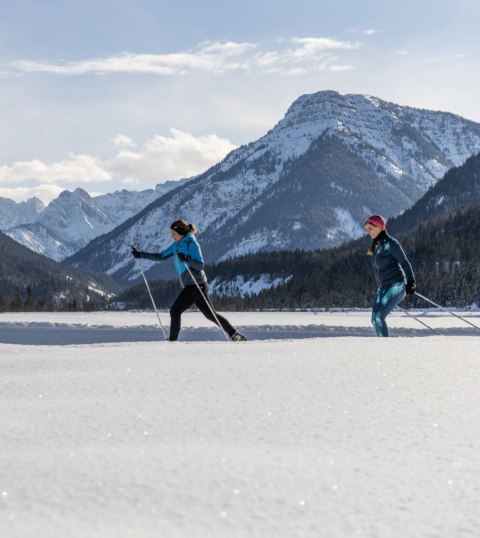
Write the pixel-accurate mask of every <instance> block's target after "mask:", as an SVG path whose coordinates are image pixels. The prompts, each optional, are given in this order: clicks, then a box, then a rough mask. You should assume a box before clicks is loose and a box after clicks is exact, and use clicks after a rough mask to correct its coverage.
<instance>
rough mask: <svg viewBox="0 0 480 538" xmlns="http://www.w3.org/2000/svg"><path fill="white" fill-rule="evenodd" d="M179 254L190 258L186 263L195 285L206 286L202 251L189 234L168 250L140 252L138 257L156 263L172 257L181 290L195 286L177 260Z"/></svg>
mask: <svg viewBox="0 0 480 538" xmlns="http://www.w3.org/2000/svg"><path fill="white" fill-rule="evenodd" d="M179 252H181V253H182V254H185V255H186V256H190V259H189V260H188V261H187V262H186V263H187V265H188V268H189V269H190V271H191V273H192V275H193V278H194V279H195V280H196V281H197V283H198V284H206V283H207V276H206V275H205V271H204V270H203V268H204V266H205V263H204V261H203V256H202V251H201V249H200V245H199V244H198V241H197V240H196V239H195V236H194V235H193V234H191V233H188V234H187V235H185V236H184V237H182V239H180V241H175V242H174V243H172V244H171V245H170V246H169V247H168V248H166V249H165V250H162V252H158V253H154V252H140V253H139V254H140V256H139V257H140V258H145V259H146V260H153V261H156V262H158V261H163V260H167V259H168V258H171V257H172V256H173V263H174V265H175V270H176V271H177V274H178V278H179V280H180V285H181V286H182V288H184V287H185V286H189V285H191V284H195V282H194V281H193V280H192V278H191V276H190V274H189V273H188V271H187V268H186V267H185V263H184V262H182V261H181V260H180V259H179V257H178V255H177V254H178V253H179Z"/></svg>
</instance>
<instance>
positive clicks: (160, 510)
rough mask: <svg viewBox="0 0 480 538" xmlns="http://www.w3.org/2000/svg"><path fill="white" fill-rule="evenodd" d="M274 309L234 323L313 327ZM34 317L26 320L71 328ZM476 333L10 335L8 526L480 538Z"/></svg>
mask: <svg viewBox="0 0 480 538" xmlns="http://www.w3.org/2000/svg"><path fill="white" fill-rule="evenodd" d="M150 315H151V316H152V314H150ZM266 315H267V314H260V318H259V319H257V318H256V314H232V316H231V317H232V321H234V322H235V323H236V324H244V325H245V326H246V327H247V326H248V327H251V328H254V327H255V326H257V325H258V324H259V323H260V324H264V323H265V321H266V322H267V324H269V325H270V326H279V325H289V326H294V325H295V324H297V323H308V319H307V317H306V316H307V314H305V313H304V314H300V316H301V318H300V320H299V321H296V317H295V316H296V314H294V313H289V314H278V317H277V314H272V313H269V314H268V318H267V317H265V316H266ZM32 316H35V315H29V317H28V318H23V319H22V318H20V317H18V315H17V317H16V318H15V319H16V322H17V323H22V322H23V323H30V322H33V323H37V322H38V323H42V324H43V329H44V330H47V331H48V328H49V326H50V327H51V328H52V329H54V328H55V325H56V324H57V323H58V322H60V323H61V322H62V321H63V322H68V316H65V317H59V316H58V315H52V317H51V318H50V320H49V319H48V318H47V317H45V316H46V315H43V314H42V315H37V316H40V317H37V318H35V317H32ZM72 316H75V318H74V319H75V320H76V321H77V322H80V323H82V324H83V325H84V329H85V325H88V324H91V323H92V322H91V321H90V318H89V317H88V316H84V319H83V320H81V319H80V318H79V317H78V314H73V315H72ZM94 316H96V317H94V320H93V323H100V324H112V326H113V325H114V326H117V327H118V328H119V330H118V333H122V327H126V326H129V325H131V324H135V323H137V324H139V325H142V324H144V323H145V322H146V318H145V317H144V315H143V314H138V316H139V319H138V321H137V322H135V321H134V320H133V319H132V318H124V317H123V316H125V314H121V315H120V317H118V316H117V318H116V319H113V318H112V314H105V315H102V317H101V316H100V315H97V314H95V315H94ZM132 316H133V315H132ZM247 316H248V317H247ZM352 316H353V320H352ZM362 316H363V318H362V319H360V317H362ZM152 317H154V316H152ZM309 317H310V318H311V319H315V320H318V322H317V321H315V323H318V324H319V325H324V326H331V329H332V331H331V333H332V335H333V336H334V335H335V327H337V328H340V327H348V326H351V325H352V324H354V325H355V324H359V325H364V326H365V327H367V326H368V324H369V320H368V313H367V312H364V313H361V314H338V315H331V314H324V315H321V314H319V315H315V314H313V313H312V314H310V315H309ZM7 319H8V320H10V321H14V318H12V317H11V315H10V314H8V317H7ZM399 319H400V318H399ZM477 321H479V319H478V317H477ZM408 322H409V320H405V323H408ZM454 322H455V320H453V321H452V323H454ZM147 323H148V322H147ZM402 323H403V322H402ZM439 323H442V324H445V325H448V322H447V321H446V320H445V319H444V318H439ZM192 325H193V326H195V327H198V324H197V322H193V323H192V319H191V318H189V319H188V320H187V323H186V326H192ZM264 330H265V331H268V325H267V326H265V329H264ZM370 330H372V329H371V328H370ZM1 334H3V333H2V332H1V331H0V335H1ZM478 341H479V340H478V337H474V336H467V337H459V336H450V337H448V336H447V337H438V336H433V337H425V338H413V337H412V338H410V337H408V338H390V339H377V338H373V337H372V338H364V337H358V336H357V337H348V338H345V337H339V338H306V339H302V340H281V339H277V340H272V339H271V340H264V341H250V342H245V343H227V342H220V341H217V342H183V343H182V342H178V343H176V344H171V343H168V342H153V343H152V342H150V343H113V344H103V345H102V344H95V345H74V346H72V345H68V346H58V345H57V346H52V345H50V346H38V345H37V346H33V345H21V344H14V345H13V344H0V353H1V356H2V363H1V368H2V379H1V382H2V391H1V393H0V403H1V406H2V432H1V448H0V477H1V479H0V480H1V488H0V529H1V531H2V535H3V536H6V537H12V538H13V537H18V538H38V537H40V536H41V537H48V538H65V537H66V536H68V537H69V538H85V537H88V538H132V537H137V536H138V537H141V538H158V537H159V536H162V537H164V536H165V537H168V538H191V537H196V538H228V537H235V538H265V537H275V538H292V537H297V536H298V537H301V538H319V537H322V538H323V537H325V538H344V537H347V536H348V537H350V536H352V537H353V536H361V537H367V536H368V537H370V536H371V537H382V538H383V537H387V536H388V537H389V538H405V537H408V538H417V537H418V538H420V537H422V538H423V537H426V536H432V537H441V538H451V537H455V538H457V537H458V538H473V537H475V536H476V535H477V534H478V532H477V531H478V528H479V526H480V513H479V511H478V510H477V499H478V491H479V489H480V478H479V477H480V456H479V452H478V438H479V435H480V428H479V421H478V407H479V405H480V400H479V398H480V397H479V391H478V377H479V375H480V371H479V366H478Z"/></svg>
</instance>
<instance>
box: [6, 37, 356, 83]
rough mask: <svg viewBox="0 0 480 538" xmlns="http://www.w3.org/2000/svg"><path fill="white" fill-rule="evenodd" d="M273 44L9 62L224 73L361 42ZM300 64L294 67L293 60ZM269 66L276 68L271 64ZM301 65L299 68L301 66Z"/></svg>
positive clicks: (307, 59)
mask: <svg viewBox="0 0 480 538" xmlns="http://www.w3.org/2000/svg"><path fill="white" fill-rule="evenodd" d="M278 45H279V48H278V50H266V51H259V46H258V45H255V44H253V43H235V42H231V41H228V42H210V41H207V42H204V43H201V44H200V45H199V46H198V47H197V48H196V49H194V50H192V51H187V52H178V53H171V54H135V53H128V52H125V53H123V54H119V55H116V56H111V57H106V58H93V59H89V60H82V61H77V62H58V63H51V62H38V61H32V60H17V61H14V62H11V64H10V66H11V67H13V68H14V69H16V70H18V71H21V72H28V73H34V72H40V73H50V74H56V75H88V74H102V75H105V74H115V73H130V74H139V73H150V74H156V75H164V76H172V75H185V74H188V73H193V72H206V73H214V74H215V73H216V74H220V73H225V72H228V71H252V70H257V71H260V72H261V71H262V70H266V72H268V73H272V72H277V71H278V66H279V65H281V66H282V69H281V70H280V71H281V72H282V73H283V71H284V70H285V71H287V72H288V71H290V70H291V69H299V70H300V71H299V73H300V72H306V71H307V69H306V68H307V66H308V64H311V63H313V62H315V61H318V60H319V59H324V58H328V54H329V53H331V51H334V50H336V51H340V50H355V49H359V48H360V47H361V46H362V44H361V43H355V42H351V41H339V40H336V39H332V38H327V37H295V38H293V39H290V40H280V41H278ZM299 63H300V64H305V65H303V66H301V67H299V66H298V65H296V64H299ZM272 66H275V67H277V69H275V70H272ZM302 69H303V71H301V70H302Z"/></svg>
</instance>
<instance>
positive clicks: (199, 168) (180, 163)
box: [105, 129, 236, 182]
mask: <svg viewBox="0 0 480 538" xmlns="http://www.w3.org/2000/svg"><path fill="white" fill-rule="evenodd" d="M170 132H171V135H172V136H170V137H166V136H161V135H157V136H155V137H153V138H152V139H151V140H149V141H148V142H147V144H146V145H145V148H143V150H141V151H138V152H134V151H127V150H121V151H119V152H118V153H117V155H115V157H114V158H113V159H111V160H110V161H108V162H106V163H105V167H106V169H107V170H108V171H109V172H110V173H111V174H112V175H114V176H116V177H121V178H126V179H130V180H132V179H139V180H151V181H158V182H161V181H165V180H167V179H180V178H182V177H190V176H192V175H195V174H198V173H200V172H203V171H204V170H206V169H207V168H209V167H210V166H212V165H214V164H216V163H217V162H219V161H221V160H222V159H223V158H224V157H225V155H226V154H227V153H229V152H230V151H232V150H233V149H235V148H236V146H235V145H234V144H232V143H231V142H230V141H229V140H227V139H225V138H219V137H218V136H217V135H214V134H210V135H206V136H200V137H198V138H195V137H194V136H193V135H191V134H190V133H185V132H183V131H180V130H178V129H171V130H170Z"/></svg>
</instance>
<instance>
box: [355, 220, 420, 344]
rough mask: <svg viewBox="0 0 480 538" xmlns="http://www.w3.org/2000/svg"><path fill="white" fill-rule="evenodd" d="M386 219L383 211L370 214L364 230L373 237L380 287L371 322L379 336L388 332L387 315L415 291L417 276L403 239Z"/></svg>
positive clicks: (372, 250) (374, 266) (373, 257)
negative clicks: (392, 231)
mask: <svg viewBox="0 0 480 538" xmlns="http://www.w3.org/2000/svg"><path fill="white" fill-rule="evenodd" d="M386 225H387V221H386V220H385V219H384V218H383V217H382V216H381V215H371V216H370V217H368V219H367V220H366V221H365V230H366V232H367V234H368V235H369V236H370V237H371V238H372V244H371V246H370V248H369V250H368V254H370V255H371V256H372V259H371V263H372V269H373V273H374V275H375V280H376V282H377V286H378V288H377V291H376V293H375V300H374V303H373V309H372V324H373V326H374V328H375V331H376V333H377V336H388V327H387V324H386V322H385V318H386V317H387V316H388V314H390V312H391V311H392V310H393V309H394V308H395V307H396V306H397V305H398V303H399V302H400V301H402V300H403V299H404V298H405V294H407V295H413V294H414V293H415V276H414V274H413V270H412V266H411V264H410V262H409V261H408V258H407V256H406V255H405V252H404V251H403V249H402V247H401V245H400V243H399V242H398V241H397V240H396V239H394V238H393V237H390V236H389V235H388V233H387V231H386Z"/></svg>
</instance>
